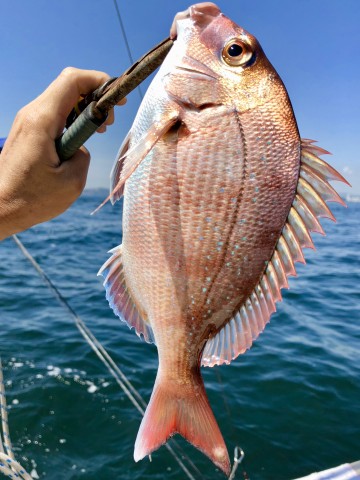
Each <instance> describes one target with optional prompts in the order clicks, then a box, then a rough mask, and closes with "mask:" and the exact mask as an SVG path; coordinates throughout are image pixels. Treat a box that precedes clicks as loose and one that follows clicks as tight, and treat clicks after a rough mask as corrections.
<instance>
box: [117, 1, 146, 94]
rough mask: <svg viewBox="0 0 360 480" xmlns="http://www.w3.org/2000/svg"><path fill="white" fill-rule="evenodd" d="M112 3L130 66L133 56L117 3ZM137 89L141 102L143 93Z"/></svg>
mask: <svg viewBox="0 0 360 480" xmlns="http://www.w3.org/2000/svg"><path fill="white" fill-rule="evenodd" d="M113 2H114V6H115V10H116V14H117V18H118V20H119V24H120V30H121V33H122V36H123V39H124V42H125V46H126V50H127V53H128V56H129V60H130V65H132V64H133V63H134V60H133V56H132V54H131V49H130V44H129V41H128V38H127V35H126V31H125V27H124V22H123V21H122V17H121V13H120V9H119V5H118V3H117V0H113ZM137 88H138V92H139V95H140V100H142V99H143V98H144V96H143V93H142V91H141V88H140V86H138V87H137Z"/></svg>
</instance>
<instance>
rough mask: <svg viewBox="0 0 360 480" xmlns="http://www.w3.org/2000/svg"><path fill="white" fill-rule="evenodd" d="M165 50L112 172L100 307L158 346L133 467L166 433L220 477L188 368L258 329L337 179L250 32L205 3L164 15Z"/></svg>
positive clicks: (238, 347) (213, 358) (222, 463)
mask: <svg viewBox="0 0 360 480" xmlns="http://www.w3.org/2000/svg"><path fill="white" fill-rule="evenodd" d="M171 36H172V38H173V39H174V40H175V42H174V46H173V47H172V49H171V51H170V53H169V54H168V56H167V57H166V59H165V61H164V63H163V65H162V66H161V68H160V70H159V72H158V74H157V75H156V77H155V78H154V80H153V82H152V83H151V85H150V87H149V89H148V91H147V93H146V96H145V98H144V100H143V102H142V104H141V106H140V109H139V111H138V114H137V116H136V118H135V121H134V124H133V126H132V128H131V130H130V132H129V134H128V136H127V137H126V139H125V141H124V143H123V145H122V147H121V149H120V152H119V157H118V160H117V162H116V164H115V166H114V169H113V172H112V188H111V189H112V201H113V202H114V201H116V200H118V199H119V198H120V197H121V196H122V195H124V210H123V241H122V245H120V246H119V247H116V248H114V249H113V250H112V251H111V253H112V256H111V258H110V259H109V260H108V261H107V262H106V263H105V265H104V266H103V267H102V269H101V271H100V272H101V273H102V274H103V275H104V277H105V282H104V285H105V287H106V291H107V298H108V300H109V303H110V305H111V307H112V308H113V310H114V312H115V313H116V314H117V315H119V316H120V318H121V319H122V320H124V321H126V322H127V323H128V325H129V326H130V327H133V328H135V330H136V333H137V334H138V335H139V336H140V335H142V336H143V337H144V339H145V340H146V341H147V342H154V343H155V344H156V346H157V349H158V355H159V369H158V373H157V377H156V382H155V386H154V390H153V393H152V396H151V399H150V403H149V405H148V407H147V410H146V413H145V415H144V418H143V420H142V423H141V426H140V430H139V433H138V436H137V439H136V443H135V452H134V458H135V460H136V461H138V460H140V459H142V458H143V457H145V456H146V455H149V454H150V453H151V452H153V451H154V450H156V449H157V448H158V447H160V446H161V445H162V444H163V443H165V442H166V441H167V440H168V438H169V437H170V436H171V435H173V434H174V433H176V432H177V433H179V434H181V435H182V436H184V437H185V438H186V439H187V440H188V441H189V442H191V443H192V444H193V445H194V446H196V447H197V448H199V449H200V450H201V451H202V452H203V453H204V454H206V455H207V456H208V457H209V458H210V459H211V460H212V461H213V462H214V463H215V464H216V465H217V466H218V467H219V468H221V469H222V470H223V471H224V472H225V473H226V474H228V473H229V471H230V461H229V456H228V453H227V449H226V446H225V443H224V440H223V438H222V435H221V433H220V430H219V427H218V425H217V422H216V420H215V417H214V415H213V413H212V410H211V407H210V405H209V402H208V399H207V396H206V392H205V388H204V383H203V380H202V377H201V373H200V366H201V365H203V366H210V367H212V366H214V365H221V364H229V363H230V362H231V361H232V360H234V359H235V358H236V357H237V356H238V355H240V354H241V353H244V352H245V351H246V350H247V349H248V348H250V347H251V344H252V342H253V341H254V340H255V339H256V338H257V337H258V335H259V333H260V332H262V330H263V329H264V327H265V325H266V323H267V322H268V321H269V319H270V316H271V315H272V313H274V312H275V309H276V307H275V305H276V302H278V301H280V300H281V293H280V290H281V289H282V288H288V281H287V277H288V276H289V275H295V267H294V263H295V262H303V263H304V256H303V252H302V250H303V249H304V248H313V243H312V240H311V237H310V233H309V232H319V233H323V230H322V227H321V225H320V223H319V220H318V217H328V218H332V219H334V217H333V216H332V214H331V212H330V210H329V208H328V207H327V205H326V203H325V202H326V201H335V202H339V203H342V204H343V201H342V200H341V198H340V197H339V195H338V194H337V193H336V192H335V190H334V189H333V188H332V187H331V186H330V185H329V183H328V180H340V181H345V180H344V179H343V178H342V177H341V175H340V174H339V173H338V172H336V171H335V170H334V169H333V168H332V167H330V166H329V165H328V164H327V163H326V162H325V161H323V160H322V159H320V158H319V155H322V154H324V153H328V152H326V151H325V150H322V149H321V148H319V147H317V146H315V145H314V142H313V141H311V140H301V139H300V136H299V131H298V127H297V124H296V120H295V117H294V113H293V109H292V106H291V103H290V100H289V97H288V94H287V92H286V89H285V87H284V85H283V83H282V81H281V79H280V77H279V76H278V74H277V73H276V71H275V70H274V68H273V66H272V65H271V64H270V62H269V60H268V59H267V58H266V56H265V54H264V52H263V50H262V48H261V46H260V45H259V43H258V41H257V40H256V38H255V37H253V36H252V35H251V34H250V33H248V32H247V31H245V30H244V29H243V28H241V27H239V26H238V25H236V24H235V23H234V22H232V21H231V20H230V19H229V18H227V17H226V16H224V15H223V14H222V13H221V12H220V10H219V8H218V7H217V6H216V5H214V4H213V3H200V4H197V5H194V6H192V7H190V8H189V9H188V10H186V11H185V12H182V13H179V14H177V16H176V17H175V20H174V24H173V26H172V28H171Z"/></svg>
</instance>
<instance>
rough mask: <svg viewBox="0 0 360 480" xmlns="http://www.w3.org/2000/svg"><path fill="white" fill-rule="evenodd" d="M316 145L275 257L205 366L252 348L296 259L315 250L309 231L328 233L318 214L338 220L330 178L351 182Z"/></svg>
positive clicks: (304, 150) (304, 163) (307, 151)
mask: <svg viewBox="0 0 360 480" xmlns="http://www.w3.org/2000/svg"><path fill="white" fill-rule="evenodd" d="M313 143H314V141H313V140H303V141H302V143H301V165H300V176H299V181H298V186H297V193H296V195H295V198H294V201H293V204H292V207H291V209H290V212H289V215H288V218H287V221H286V223H285V225H284V228H283V231H282V235H281V236H280V238H279V240H278V242H277V245H276V248H275V251H274V253H273V256H272V258H271V259H270V261H269V263H268V264H267V267H266V269H265V272H264V273H263V275H262V277H261V279H260V282H259V283H258V285H256V287H255V289H254V291H253V292H252V293H251V294H250V295H249V297H248V298H247V300H246V301H245V302H244V304H243V305H242V306H241V307H240V308H239V310H238V312H236V313H235V314H234V316H233V317H232V318H231V319H230V320H229V321H228V322H227V323H226V324H225V325H224V326H223V327H222V328H221V330H220V331H218V333H217V334H216V335H215V336H214V337H212V338H210V339H209V340H208V341H207V343H206V344H205V348H204V351H203V355H202V359H201V365H203V366H207V367H212V366H214V365H221V364H224V363H225V364H229V363H230V362H231V360H234V359H235V358H236V357H237V356H238V355H240V354H241V353H244V352H245V351H246V350H247V349H249V348H250V347H251V345H252V343H253V341H254V340H255V339H256V338H257V337H258V335H259V334H260V333H261V332H262V331H263V330H264V328H265V325H266V324H267V323H268V322H269V320H270V317H271V315H272V313H273V312H275V310H276V307H275V304H276V302H278V301H281V293H280V290H281V288H289V285H288V282H287V277H288V276H290V275H296V270H295V266H294V264H295V262H301V263H305V259H304V255H303V249H304V248H314V245H313V243H312V240H311V236H310V232H317V233H321V234H324V231H323V229H322V227H321V225H320V222H319V220H318V217H328V218H330V219H331V220H334V221H335V217H334V216H333V214H332V213H331V211H330V209H329V208H328V206H327V205H326V203H325V202H326V201H332V202H337V203H340V204H341V205H344V206H346V205H345V202H344V201H343V200H342V199H341V198H340V196H339V195H338V194H337V193H336V191H335V190H334V189H333V188H332V187H331V186H330V184H329V183H328V180H338V181H341V182H344V183H346V184H348V185H349V183H348V182H347V181H346V180H345V179H344V177H342V176H341V175H340V173H338V172H337V171H336V170H335V169H334V168H333V167H331V166H330V165H328V164H327V163H326V162H325V161H324V160H322V159H320V158H319V157H318V156H317V155H322V154H326V153H329V152H327V151H326V150H324V149H322V148H320V147H317V146H315V145H313Z"/></svg>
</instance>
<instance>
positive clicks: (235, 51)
mask: <svg viewBox="0 0 360 480" xmlns="http://www.w3.org/2000/svg"><path fill="white" fill-rule="evenodd" d="M252 55H253V52H252V51H251V49H250V47H249V45H247V44H246V43H244V42H242V41H241V40H239V39H238V38H233V39H232V40H230V41H229V42H227V44H226V45H225V47H224V48H223V51H222V58H223V60H224V62H225V63H226V64H227V65H230V66H232V67H239V66H241V65H244V64H245V63H247V62H248V61H249V60H250V58H251V57H252Z"/></svg>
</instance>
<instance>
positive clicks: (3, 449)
mask: <svg viewBox="0 0 360 480" xmlns="http://www.w3.org/2000/svg"><path fill="white" fill-rule="evenodd" d="M0 415H1V429H2V431H1V432H0V472H1V473H3V474H4V475H7V476H8V477H10V478H15V477H16V478H22V479H23V480H32V478H31V476H30V475H29V474H28V473H27V472H26V470H25V469H24V468H23V467H22V466H21V465H20V463H18V462H17V461H16V460H15V456H14V452H13V449H12V444H11V439H10V433H9V423H8V415H7V407H6V397H5V385H4V377H3V370H2V363H1V358H0ZM14 473H15V475H14Z"/></svg>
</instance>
